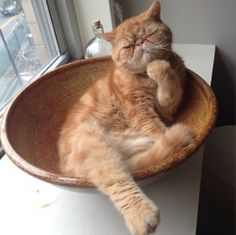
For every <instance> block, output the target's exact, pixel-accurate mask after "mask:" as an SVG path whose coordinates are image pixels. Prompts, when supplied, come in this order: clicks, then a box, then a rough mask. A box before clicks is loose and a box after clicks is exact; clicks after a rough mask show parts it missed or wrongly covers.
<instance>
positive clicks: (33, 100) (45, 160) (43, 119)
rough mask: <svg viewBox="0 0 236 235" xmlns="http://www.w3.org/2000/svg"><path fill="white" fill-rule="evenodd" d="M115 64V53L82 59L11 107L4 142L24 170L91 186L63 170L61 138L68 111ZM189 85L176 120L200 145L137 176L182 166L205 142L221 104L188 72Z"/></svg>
mask: <svg viewBox="0 0 236 235" xmlns="http://www.w3.org/2000/svg"><path fill="white" fill-rule="evenodd" d="M111 66H112V61H111V59H110V57H103V58H96V59H90V60H81V61H76V62H73V63H70V64H67V65H65V66H62V67H60V68H58V69H56V70H54V71H51V72H49V73H46V74H45V75H43V76H41V77H40V78H39V79H37V80H36V81H34V82H33V83H32V84H31V85H29V86H28V87H27V88H26V89H24V90H23V91H22V92H21V93H20V94H19V95H18V96H17V97H16V98H15V99H14V100H13V101H12V103H11V104H10V105H9V107H8V109H7V111H6V112H5V114H4V117H3V120H2V130H1V141H2V145H3V147H4V150H5V152H6V154H7V155H8V156H9V158H10V159H11V160H12V161H13V162H14V163H15V164H16V165H17V166H18V167H20V168H21V169H23V170H24V171H26V172H28V173H29V174H31V175H33V176H36V177H38V178H40V179H43V180H46V181H48V182H51V183H56V184H62V185H68V186H81V187H87V186H91V183H90V182H88V180H87V179H79V178H69V177H64V176H63V175H62V174H60V172H59V169H58V155H57V139H58V134H59V132H60V127H61V125H62V123H63V120H64V118H65V115H66V113H67V111H68V109H70V107H71V105H72V104H73V103H74V102H75V101H76V100H77V99H78V98H79V97H80V96H81V94H83V92H85V91H86V89H87V88H88V87H89V86H90V84H91V83H92V82H93V81H94V80H96V78H98V77H99V76H101V75H102V74H103V73H105V72H106V71H107V70H108V69H109V68H110V67H111ZM186 89H187V93H186V98H185V102H184V103H183V105H182V106H181V109H180V111H179V113H178V115H177V117H176V122H183V123H186V124H188V125H190V126H191V128H192V129H193V131H194V132H195V133H196V143H195V144H194V146H189V147H186V148H185V149H183V150H181V151H180V152H177V153H176V154H175V155H174V156H171V157H170V158H168V159H165V160H163V161H162V162H159V163H157V164H155V165H152V166H149V167H147V168H145V169H142V170H139V171H138V172H135V174H134V177H135V179H137V180H138V179H146V178H149V177H152V176H156V175H159V174H161V173H163V172H165V171H167V170H169V169H171V168H173V167H175V166H177V165H179V164H180V163H181V162H183V161H184V160H185V159H187V158H188V157H189V156H191V155H192V154H193V153H194V152H195V151H196V150H197V149H198V148H199V147H200V146H201V144H202V143H203V141H204V140H205V139H206V137H207V136H208V134H209V132H210V130H211V129H212V127H213V126H214V122H215V119H216V113H217V106H216V99H215V96H214V94H213V92H212V90H211V89H210V87H209V86H208V85H207V84H206V83H205V82H204V80H203V79H201V78H200V77H199V76H198V75H197V74H195V73H193V72H191V71H188V82H187V88H186Z"/></svg>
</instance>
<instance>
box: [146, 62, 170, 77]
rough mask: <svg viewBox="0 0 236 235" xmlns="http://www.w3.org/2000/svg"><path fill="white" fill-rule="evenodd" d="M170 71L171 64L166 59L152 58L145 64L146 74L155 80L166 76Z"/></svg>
mask: <svg viewBox="0 0 236 235" xmlns="http://www.w3.org/2000/svg"><path fill="white" fill-rule="evenodd" d="M170 71H171V65H170V63H169V62H168V61H166V60H154V61H152V62H151V63H149V64H148V65H147V74H148V76H149V77H150V78H152V79H153V80H155V81H156V82H158V81H160V80H162V79H163V78H165V77H167V76H166V75H168V73H169V72H170Z"/></svg>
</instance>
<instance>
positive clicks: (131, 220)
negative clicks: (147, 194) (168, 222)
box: [125, 200, 160, 235]
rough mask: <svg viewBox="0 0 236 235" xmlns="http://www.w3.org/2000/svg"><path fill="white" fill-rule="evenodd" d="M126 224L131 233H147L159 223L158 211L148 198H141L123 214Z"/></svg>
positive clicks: (134, 234)
mask: <svg viewBox="0 0 236 235" xmlns="http://www.w3.org/2000/svg"><path fill="white" fill-rule="evenodd" d="M125 219H126V224H127V226H128V228H129V229H130V231H131V233H132V235H148V234H150V233H153V232H154V231H155V230H156V227H157V226H158V224H159V223H160V212H159V209H158V208H157V206H156V205H155V204H154V203H153V202H152V201H150V200H142V201H141V202H139V203H137V204H136V205H135V207H134V208H132V209H131V211H130V212H129V213H128V214H127V215H126V216H125Z"/></svg>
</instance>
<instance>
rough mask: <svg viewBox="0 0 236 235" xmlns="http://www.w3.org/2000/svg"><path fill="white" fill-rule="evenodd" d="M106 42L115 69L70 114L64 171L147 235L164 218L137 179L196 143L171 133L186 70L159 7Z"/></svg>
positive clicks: (62, 143)
mask: <svg viewBox="0 0 236 235" xmlns="http://www.w3.org/2000/svg"><path fill="white" fill-rule="evenodd" d="M102 37H103V38H104V39H106V40H108V41H109V42H111V43H112V46H113V52H112V58H113V60H114V64H115V66H114V68H112V69H111V71H110V72H109V73H108V74H107V75H106V76H104V77H101V78H100V79H98V80H97V81H96V82H95V83H94V84H93V85H92V86H91V87H90V88H89V89H88V91H87V92H86V93H85V94H84V95H83V96H82V97H81V98H80V100H78V102H77V103H76V104H75V106H74V107H73V108H72V109H71V111H70V113H68V116H67V117H66V121H65V123H64V126H63V129H62V131H61V136H60V139H59V143H58V151H59V155H60V160H61V161H60V168H61V171H62V172H63V173H64V174H66V175H69V176H74V177H79V176H83V177H86V178H88V180H89V181H90V182H92V183H93V184H94V185H96V186H97V187H98V189H99V190H100V191H101V192H103V193H104V194H106V195H108V196H109V198H110V199H111V201H112V202H113V203H114V205H115V206H116V208H117V209H118V210H119V211H120V212H121V214H122V215H123V216H124V219H125V222H126V224H127V226H128V228H129V229H130V232H131V233H132V234H135V235H147V234H149V233H151V232H153V231H155V229H156V226H157V225H158V223H159V210H158V208H157V206H156V205H154V203H153V202H152V201H151V200H149V199H148V198H147V197H146V196H145V195H144V194H143V192H142V191H141V189H140V188H139V187H138V186H137V184H136V183H135V182H134V180H133V178H132V172H134V171H136V170H137V169H141V168H144V167H146V166H148V165H151V164H153V163H156V162H158V161H160V160H161V159H163V158H166V157H169V156H171V155H172V154H173V153H174V152H176V151H177V150H178V149H180V148H182V147H183V146H186V145H188V144H190V143H192V141H193V138H194V137H193V134H192V132H191V130H190V129H189V128H188V127H187V126H185V125H183V124H180V123H178V124H173V125H172V126H169V125H167V123H170V121H171V120H172V118H173V115H174V114H175V112H176V111H177V109H178V107H179V105H180V103H181V101H182V97H183V92H184V84H185V66H184V64H183V61H182V59H181V58H180V57H179V56H178V55H177V54H175V53H174V52H173V51H172V49H171V43H172V33H171V31H170V29H169V28H168V27H167V26H166V25H165V24H164V23H163V22H162V21H161V19H160V2H159V1H155V2H154V3H153V4H152V5H151V7H150V8H149V9H148V10H147V11H146V12H144V13H142V14H141V15H139V16H136V17H133V18H131V19H128V20H126V21H125V22H123V23H122V24H120V25H119V26H118V27H117V28H116V29H114V30H113V31H112V32H110V33H105V34H103V35H102Z"/></svg>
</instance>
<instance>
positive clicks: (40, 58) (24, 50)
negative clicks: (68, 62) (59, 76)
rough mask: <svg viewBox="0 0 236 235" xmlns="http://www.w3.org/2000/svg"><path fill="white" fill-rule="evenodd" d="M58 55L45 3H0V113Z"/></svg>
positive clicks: (12, 0) (10, 0)
mask: <svg viewBox="0 0 236 235" xmlns="http://www.w3.org/2000/svg"><path fill="white" fill-rule="evenodd" d="M58 55H59V49H58V46H57V42H56V37H55V34H54V30H53V26H52V22H51V18H50V15H49V11H48V8H47V4H46V0H40V1H39V0H0V111H1V109H2V108H3V107H4V106H5V105H6V104H7V103H8V102H9V100H10V99H11V97H12V96H14V94H16V92H17V91H19V89H21V88H22V87H23V86H24V85H25V84H26V83H27V82H28V81H29V80H30V79H32V78H33V77H34V76H35V75H36V74H38V73H39V72H40V71H42V70H43V69H45V67H46V66H48V65H49V64H50V63H51V62H53V61H54V60H55V58H57V56H58Z"/></svg>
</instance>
